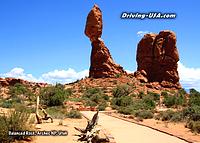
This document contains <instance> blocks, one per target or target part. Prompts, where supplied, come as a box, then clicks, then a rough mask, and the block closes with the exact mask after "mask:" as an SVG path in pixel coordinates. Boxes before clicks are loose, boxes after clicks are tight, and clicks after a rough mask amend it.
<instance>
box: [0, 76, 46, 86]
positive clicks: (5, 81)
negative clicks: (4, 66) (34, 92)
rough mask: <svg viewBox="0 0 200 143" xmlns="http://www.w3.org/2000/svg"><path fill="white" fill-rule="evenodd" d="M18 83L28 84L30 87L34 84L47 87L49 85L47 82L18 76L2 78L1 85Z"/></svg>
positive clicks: (0, 79)
mask: <svg viewBox="0 0 200 143" xmlns="http://www.w3.org/2000/svg"><path fill="white" fill-rule="evenodd" d="M17 83H19V84H23V85H27V86H30V87H33V86H37V87H46V86H48V84H47V83H37V82H29V81H27V80H23V79H18V78H11V77H7V78H0V86H2V87H9V86H14V85H15V84H17Z"/></svg>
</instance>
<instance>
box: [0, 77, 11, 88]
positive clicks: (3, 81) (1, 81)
mask: <svg viewBox="0 0 200 143" xmlns="http://www.w3.org/2000/svg"><path fill="white" fill-rule="evenodd" d="M0 85H1V86H3V87H5V86H8V85H9V83H8V82H7V81H6V80H5V79H3V78H0Z"/></svg>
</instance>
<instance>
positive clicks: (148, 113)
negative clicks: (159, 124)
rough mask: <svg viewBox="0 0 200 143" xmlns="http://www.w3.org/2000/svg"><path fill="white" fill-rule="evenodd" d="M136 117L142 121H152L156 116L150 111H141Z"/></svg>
mask: <svg viewBox="0 0 200 143" xmlns="http://www.w3.org/2000/svg"><path fill="white" fill-rule="evenodd" d="M135 116H136V117H139V118H142V119H151V118H153V116H154V114H153V113H152V111H149V110H141V111H137V112H136V113H135Z"/></svg>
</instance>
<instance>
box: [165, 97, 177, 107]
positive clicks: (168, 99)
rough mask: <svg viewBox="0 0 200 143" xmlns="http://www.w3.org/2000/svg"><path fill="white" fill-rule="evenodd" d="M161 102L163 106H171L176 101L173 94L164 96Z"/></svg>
mask: <svg viewBox="0 0 200 143" xmlns="http://www.w3.org/2000/svg"><path fill="white" fill-rule="evenodd" d="M163 103H164V104H165V106H167V107H168V108H169V107H172V106H173V105H175V103H176V97H175V96H165V97H164V101H163Z"/></svg>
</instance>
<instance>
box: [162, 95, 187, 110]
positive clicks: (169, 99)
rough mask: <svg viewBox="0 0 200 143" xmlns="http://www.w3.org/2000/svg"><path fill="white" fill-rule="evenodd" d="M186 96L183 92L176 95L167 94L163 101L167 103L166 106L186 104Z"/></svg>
mask: <svg viewBox="0 0 200 143" xmlns="http://www.w3.org/2000/svg"><path fill="white" fill-rule="evenodd" d="M186 102H187V101H186V97H185V95H182V94H178V93H176V94H175V95H167V96H164V101H163V103H164V104H165V106H167V107H168V108H169V107H172V106H178V105H179V106H183V105H185V104H186Z"/></svg>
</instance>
